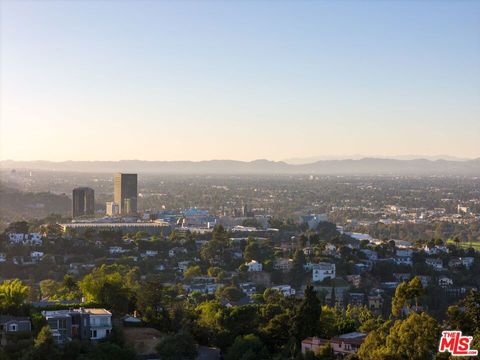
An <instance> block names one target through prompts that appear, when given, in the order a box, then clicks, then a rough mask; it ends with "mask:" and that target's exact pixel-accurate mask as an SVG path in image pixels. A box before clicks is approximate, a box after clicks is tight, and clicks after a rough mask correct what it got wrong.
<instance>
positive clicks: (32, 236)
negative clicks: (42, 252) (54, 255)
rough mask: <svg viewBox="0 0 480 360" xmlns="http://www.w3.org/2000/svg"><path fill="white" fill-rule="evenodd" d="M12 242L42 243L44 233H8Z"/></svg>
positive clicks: (24, 243) (25, 243)
mask: <svg viewBox="0 0 480 360" xmlns="http://www.w3.org/2000/svg"><path fill="white" fill-rule="evenodd" d="M7 236H8V241H9V242H10V244H17V245H19V244H23V245H42V235H41V234H40V233H29V234H23V233H8V235H7Z"/></svg>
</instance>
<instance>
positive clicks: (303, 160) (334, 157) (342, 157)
mask: <svg viewBox="0 0 480 360" xmlns="http://www.w3.org/2000/svg"><path fill="white" fill-rule="evenodd" d="M365 158H374V159H392V160H416V159H425V160H432V161H434V160H450V161H466V160H472V159H469V158H462V157H458V156H451V155H434V156H431V155H430V156H424V155H397V156H377V155H365V154H363V155H362V154H353V155H323V156H309V157H304V158H300V157H297V158H289V159H285V160H283V161H284V162H286V163H287V164H293V165H300V164H311V163H313V162H317V161H323V160H360V159H365Z"/></svg>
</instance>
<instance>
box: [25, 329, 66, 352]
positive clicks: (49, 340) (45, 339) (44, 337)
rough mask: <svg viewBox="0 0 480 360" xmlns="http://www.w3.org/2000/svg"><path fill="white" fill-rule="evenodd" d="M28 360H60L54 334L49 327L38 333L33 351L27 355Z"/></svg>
mask: <svg viewBox="0 0 480 360" xmlns="http://www.w3.org/2000/svg"><path fill="white" fill-rule="evenodd" d="M26 359H28V360H43V359H51V360H54V359H59V352H58V350H57V348H56V347H55V342H54V340H53V336H52V332H51V331H50V327H49V326H48V325H46V326H44V327H42V329H41V330H40V332H39V333H38V335H37V337H36V339H35V343H34V346H33V349H32V350H31V351H30V352H29V353H28V354H27V356H26Z"/></svg>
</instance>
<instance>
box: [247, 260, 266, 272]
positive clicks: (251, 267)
mask: <svg viewBox="0 0 480 360" xmlns="http://www.w3.org/2000/svg"><path fill="white" fill-rule="evenodd" d="M245 266H246V267H247V268H248V271H249V272H253V271H262V270H263V266H262V263H259V262H258V261H256V260H252V261H250V262H248V263H245Z"/></svg>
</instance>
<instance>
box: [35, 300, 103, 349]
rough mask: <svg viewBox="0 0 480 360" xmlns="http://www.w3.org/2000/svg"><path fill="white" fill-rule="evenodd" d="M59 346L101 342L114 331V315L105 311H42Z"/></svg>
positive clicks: (83, 309)
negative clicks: (72, 343) (86, 341)
mask: <svg viewBox="0 0 480 360" xmlns="http://www.w3.org/2000/svg"><path fill="white" fill-rule="evenodd" d="M42 315H43V316H44V317H45V318H46V320H47V323H48V325H49V326H50V329H51V331H52V335H53V338H54V339H55V342H56V343H58V344H63V343H65V342H68V341H71V340H73V339H78V340H92V341H95V340H100V339H103V338H105V337H107V336H108V335H109V334H110V332H111V331H112V314H111V313H110V312H109V311H107V310H105V309H95V308H91V309H85V308H79V309H70V310H53V311H42Z"/></svg>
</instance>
